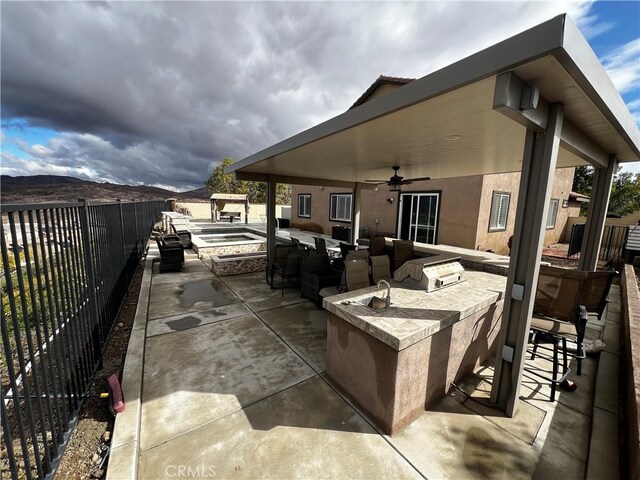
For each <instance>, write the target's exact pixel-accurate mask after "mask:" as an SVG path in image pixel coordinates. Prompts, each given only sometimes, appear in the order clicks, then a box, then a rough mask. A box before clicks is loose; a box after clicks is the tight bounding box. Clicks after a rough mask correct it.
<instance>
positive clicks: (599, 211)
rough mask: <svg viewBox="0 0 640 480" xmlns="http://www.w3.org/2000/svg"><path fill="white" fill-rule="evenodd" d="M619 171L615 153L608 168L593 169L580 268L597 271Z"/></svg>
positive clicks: (610, 158)
mask: <svg viewBox="0 0 640 480" xmlns="http://www.w3.org/2000/svg"><path fill="white" fill-rule="evenodd" d="M617 171H618V159H617V158H616V157H615V155H611V157H609V165H608V166H607V168H595V169H594V171H593V184H592V188H591V198H590V199H589V212H588V213H587V222H586V224H585V226H584V236H583V237H582V248H581V249H580V261H579V263H578V268H579V269H580V270H587V271H595V270H596V267H597V265H598V256H599V254H600V243H601V242H602V232H603V231H604V224H605V221H606V219H607V209H608V208H609V197H610V196H611V184H612V183H613V176H614V175H615V173H616V172H617Z"/></svg>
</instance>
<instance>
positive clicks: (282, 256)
mask: <svg viewBox="0 0 640 480" xmlns="http://www.w3.org/2000/svg"><path fill="white" fill-rule="evenodd" d="M294 251H296V247H295V245H276V246H275V250H274V256H273V258H272V259H271V260H270V262H269V264H268V265H267V281H268V282H269V286H270V287H271V288H275V287H274V285H273V275H274V273H275V272H276V270H277V271H280V270H282V269H284V268H285V267H286V264H287V255H289V252H294Z"/></svg>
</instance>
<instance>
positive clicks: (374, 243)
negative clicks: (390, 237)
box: [369, 237, 387, 257]
mask: <svg viewBox="0 0 640 480" xmlns="http://www.w3.org/2000/svg"><path fill="white" fill-rule="evenodd" d="M386 253H387V241H386V240H385V238H384V237H371V239H370V241H369V254H370V255H371V256H372V257H376V256H378V255H385V254H386Z"/></svg>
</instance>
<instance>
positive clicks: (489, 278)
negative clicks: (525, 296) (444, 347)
mask: <svg viewBox="0 0 640 480" xmlns="http://www.w3.org/2000/svg"><path fill="white" fill-rule="evenodd" d="M463 278H464V280H465V281H463V282H461V283H457V284H455V285H451V286H449V287H445V288H443V289H441V290H437V291H435V292H430V293H428V292H426V291H424V290H415V289H412V288H410V287H408V286H405V285H403V284H401V283H397V282H393V281H392V282H391V306H390V307H389V308H388V309H383V310H373V309H371V308H369V307H366V306H364V305H361V304H359V303H355V302H357V301H358V300H361V299H363V298H367V297H370V296H371V295H373V294H375V295H377V296H379V297H383V296H386V288H380V289H378V288H377V287H375V286H374V287H369V288H363V289H361V290H355V291H353V292H347V293H343V294H340V295H335V296H332V297H327V298H325V299H324V301H323V306H324V308H325V309H326V310H328V311H329V312H331V313H333V314H335V315H337V316H338V317H340V318H342V319H344V320H345V321H347V322H349V323H350V324H352V325H354V326H355V327H357V328H359V329H360V330H363V331H365V332H367V333H369V334H370V335H371V336H373V337H374V338H377V339H378V340H380V341H382V342H384V343H385V344H387V345H389V346H390V347H392V348H394V349H396V350H403V349H405V348H407V347H409V346H411V345H413V344H414V343H416V342H419V341H420V340H422V339H424V338H426V337H429V336H431V335H433V334H435V333H436V332H439V331H440V330H442V329H444V328H447V327H449V326H451V325H453V324H454V323H456V322H457V321H459V320H461V319H464V318H466V317H468V316H469V315H472V314H474V313H476V312H478V311H480V310H482V309H484V308H487V307H488V306H490V305H492V304H494V303H496V302H497V301H498V300H500V299H502V297H503V296H504V290H505V286H506V282H507V279H506V278H505V277H503V276H500V275H494V274H491V273H487V272H476V271H465V272H464V274H463ZM345 301H347V302H352V303H349V304H343V303H342V302H345Z"/></svg>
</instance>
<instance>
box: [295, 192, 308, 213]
mask: <svg viewBox="0 0 640 480" xmlns="http://www.w3.org/2000/svg"><path fill="white" fill-rule="evenodd" d="M298 216H299V217H305V218H309V217H311V194H309V193H301V194H299V195H298Z"/></svg>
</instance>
